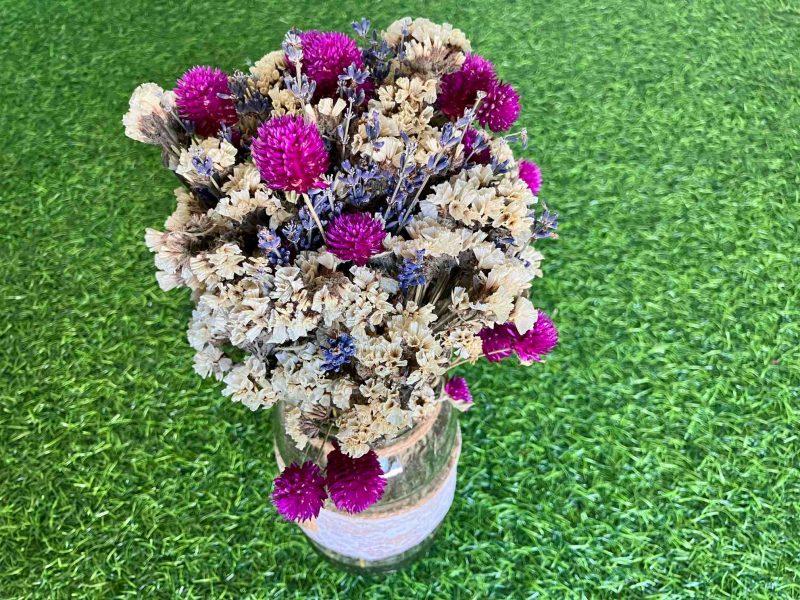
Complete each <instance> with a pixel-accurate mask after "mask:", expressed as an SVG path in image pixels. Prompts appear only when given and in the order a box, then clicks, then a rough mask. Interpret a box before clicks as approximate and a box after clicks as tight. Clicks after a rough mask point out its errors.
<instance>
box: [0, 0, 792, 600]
mask: <svg viewBox="0 0 800 600" xmlns="http://www.w3.org/2000/svg"><path fill="white" fill-rule="evenodd" d="M405 14H412V15H420V16H428V17H430V18H432V19H434V20H450V21H452V22H454V24H455V25H456V26H458V27H460V28H462V29H463V30H464V31H465V32H466V33H467V35H468V36H469V37H470V38H471V39H472V41H473V44H474V46H475V48H476V49H477V50H478V51H479V52H481V53H482V54H484V55H486V56H487V57H489V58H490V59H492V60H493V61H494V62H495V63H496V64H497V65H498V69H499V71H500V73H501V74H502V76H503V77H505V78H506V79H508V80H510V81H512V82H513V83H514V84H515V85H517V86H518V88H519V90H520V92H521V94H522V98H523V104H524V110H523V114H522V118H521V124H522V125H524V126H527V127H528V129H529V131H530V133H531V138H532V147H531V148H530V150H529V151H528V152H527V155H529V156H532V157H534V158H535V159H536V160H537V161H538V162H539V163H540V164H541V165H542V168H543V171H544V178H545V184H544V187H543V194H542V195H543V197H544V198H546V199H547V200H548V202H549V203H550V205H551V207H553V208H555V209H557V210H559V211H560V213H561V228H560V233H561V239H560V240H559V241H557V242H555V243H552V242H546V243H542V244H541V245H540V248H541V249H542V250H543V251H544V252H545V254H546V256H547V258H548V260H547V261H546V262H545V265H544V269H545V278H544V279H543V280H541V281H538V282H537V283H536V286H535V288H534V295H533V299H534V302H535V304H536V305H537V306H540V307H542V308H544V309H546V310H549V311H552V312H554V313H555V320H556V322H557V323H558V325H559V327H560V330H561V339H562V342H561V345H560V347H559V348H558V350H557V351H556V352H555V353H554V355H552V358H550V359H549V360H548V362H547V363H546V364H545V365H543V366H534V367H531V368H522V367H519V366H516V365H512V364H504V365H502V366H488V365H481V366H476V367H471V368H465V369H463V371H462V374H464V375H466V376H467V377H468V378H469V379H470V381H471V382H472V386H473V391H474V393H475V395H476V406H475V408H474V409H473V411H472V412H471V413H469V414H467V415H466V416H465V418H463V420H462V427H463V432H464V450H463V455H462V461H461V465H460V478H459V485H458V492H457V497H456V501H455V504H454V505H453V509H452V511H451V513H450V515H449V517H448V520H447V521H446V523H445V525H444V527H443V529H442V530H441V533H440V535H439V537H438V539H437V541H436V543H435V545H434V547H433V549H432V550H431V552H430V554H429V556H428V557H427V558H426V559H424V560H422V561H420V562H419V563H417V564H416V565H415V566H414V567H413V568H411V569H410V570H407V571H404V572H401V573H398V574H395V575H391V576H388V577H385V578H380V579H377V580H367V579H363V578H359V577H355V576H353V575H350V574H346V573H343V572H339V571H337V570H335V569H333V568H332V567H331V566H329V565H328V564H327V563H325V562H323V561H322V560H321V559H319V558H318V557H317V555H316V554H314V553H313V552H312V551H311V550H310V548H309V546H308V544H307V543H306V542H305V541H304V539H303V537H302V535H301V534H300V532H299V531H298V530H297V529H296V528H295V527H294V526H292V525H288V524H285V523H283V522H281V521H279V520H278V519H277V518H276V516H275V513H274V510H273V509H272V508H271V506H270V504H269V502H268V499H267V497H268V493H269V490H270V480H271V478H272V476H273V475H274V473H275V469H276V467H275V463H274V459H273V457H272V452H271V441H270V436H271V434H270V424H269V418H268V415H267V414H265V413H259V414H251V413H250V412H249V411H247V410H246V409H244V408H242V407H241V406H237V405H233V404H231V403H230V401H228V400H227V399H225V398H223V397H221V395H220V393H219V386H218V385H215V384H213V383H211V382H202V381H200V380H199V379H198V378H197V377H196V376H195V375H194V373H193V371H192V367H191V355H192V352H191V351H190V349H189V347H188V344H187V343H186V341H185V337H184V332H185V328H186V324H187V318H188V314H189V311H190V302H189V299H188V298H187V295H186V293H185V292H172V293H169V294H166V293H163V292H161V291H160V290H159V289H158V288H157V286H156V283H155V280H154V277H153V266H152V257H151V255H150V254H149V253H148V252H147V250H146V249H145V247H144V244H143V241H142V239H143V235H144V229H145V227H147V226H160V225H161V223H162V222H163V220H164V218H165V217H166V216H167V214H168V213H169V212H170V211H171V207H172V203H173V199H172V195H171V189H172V188H173V187H174V186H175V182H174V181H173V180H172V179H171V178H170V176H169V174H168V173H167V172H165V171H163V170H161V169H160V167H159V164H158V162H159V157H158V156H157V151H156V150H155V149H153V148H148V147H145V146H143V145H140V144H136V143H134V142H132V141H130V140H127V139H126V138H124V137H123V132H122V126H121V124H120V118H121V116H122V114H123V112H124V111H125V109H126V106H127V99H128V97H129V95H130V92H131V91H132V90H133V88H134V87H135V86H136V85H137V84H138V83H140V82H143V81H156V82H158V83H160V84H162V85H165V86H166V85H171V84H172V82H173V81H174V80H175V79H176V78H177V77H178V76H179V75H180V74H181V73H182V72H183V70H185V68H187V67H188V66H191V65H193V64H197V63H201V64H213V65H218V66H220V67H222V68H225V69H233V68H236V67H243V66H245V62H246V60H247V59H250V60H256V59H258V58H259V57H260V56H261V55H262V54H264V53H266V52H267V51H269V50H272V49H274V48H276V47H277V46H278V44H279V43H280V40H281V36H282V35H283V33H284V31H285V30H286V29H288V28H289V27H290V26H292V25H296V26H298V27H301V28H312V27H316V28H336V29H340V30H345V29H346V28H347V26H348V23H349V21H351V20H353V19H355V18H358V17H360V16H362V15H366V16H369V17H371V18H372V19H373V22H374V23H375V24H376V25H378V26H382V27H383V26H386V25H388V23H389V22H391V21H392V20H394V19H395V18H397V17H400V16H403V15H405ZM0 31H2V33H3V40H4V50H3V54H2V57H0V66H2V68H0V98H2V111H0V120H1V121H0V123H1V124H2V128H0V130H2V131H3V132H4V136H3V140H4V141H3V144H2V145H0V158H1V159H2V166H3V173H4V182H3V186H2V188H0V198H2V202H1V203H0V217H1V220H0V222H1V223H2V230H1V231H2V236H1V237H0V255H1V256H2V257H3V261H2V267H1V268H0V274H2V279H1V280H0V285H1V286H2V290H0V291H1V292H2V293H1V294H0V298H2V299H1V300H0V302H1V304H0V308H1V309H2V314H3V318H2V321H0V324H1V327H0V331H2V333H3V342H4V343H3V345H2V350H0V369H1V371H0V372H1V373H2V378H0V398H1V399H2V402H1V403H0V410H1V411H2V414H1V420H0V428H1V429H0V461H2V463H0V464H2V468H1V469H0V500H1V501H0V537H1V539H2V544H0V596H2V597H24V596H38V597H65V596H67V595H73V596H76V597H103V598H107V597H122V596H136V595H141V596H144V597H162V596H163V597H175V596H178V597H293V596H298V597H316V596H318V597H325V598H330V597H336V596H340V597H365V598H386V597H394V596H396V597H399V598H404V597H447V598H461V597H464V598H472V597H475V598H482V597H518V598H533V597H565V596H580V595H585V596H608V597H612V596H614V597H615V596H617V595H620V594H621V595H623V596H626V597H680V598H685V597H723V596H732V597H740V598H754V597H771V598H775V597H792V596H800V584H799V583H798V581H797V577H798V566H799V564H798V558H797V557H798V555H800V541H799V540H798V534H799V533H800V522H798V516H797V515H798V508H800V506H798V505H799V504H800V485H798V471H797V467H798V454H799V453H798V450H799V449H800V445H799V442H798V437H797V425H798V413H797V404H798V390H799V389H800V367H799V366H798V365H799V364H800V361H799V360H798V359H799V358H800V356H799V353H798V343H800V325H799V324H798V319H799V318H800V312H798V301H800V293H799V292H798V286H797V283H798V280H799V279H800V267H799V266H798V258H797V245H798V223H799V222H800V209H799V208H798V193H797V189H798V172H797V164H796V163H797V158H798V156H797V154H798V153H797V140H798V125H799V124H800V108H799V107H798V97H797V90H798V89H799V87H800V86H799V85H798V84H800V81H799V80H798V72H799V69H800V59H798V57H799V56H800V10H798V7H797V5H794V4H791V3H785V2H751V3H739V2H715V3H712V2H696V3H684V2H665V3H649V2H641V1H631V0H624V1H622V0H619V1H617V0H609V1H605V2H601V1H599V0H591V1H588V2H581V3H578V2H559V3H548V2H537V3H532V2H522V1H520V2H491V3H489V2H486V3H481V2H469V1H465V0H458V1H451V0H446V1H441V2H438V3H436V4H435V5H433V4H431V5H429V4H428V3H423V2H397V1H389V2H361V1H359V2H356V1H354V0H346V1H344V2H336V3H325V4H320V3H318V2H309V1H298V2H293V3H267V4H265V3H234V2H229V3H220V2H215V3H211V2H202V1H194V2H191V3H181V4H168V3H161V2H141V3H129V2H117V3H106V2H102V3H101V2H61V3H58V4H56V3H43V2H30V1H28V2H10V1H8V0H4V1H3V2H2V10H0Z"/></svg>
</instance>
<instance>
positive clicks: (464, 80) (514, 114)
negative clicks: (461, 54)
mask: <svg viewBox="0 0 800 600" xmlns="http://www.w3.org/2000/svg"><path fill="white" fill-rule="evenodd" d="M441 87H442V89H441V93H440V94H439V108H440V109H441V111H442V113H444V114H445V116H447V117H449V118H451V119H458V118H460V117H461V116H462V115H463V114H464V111H466V110H467V109H469V108H472V106H473V105H474V104H475V101H476V100H477V98H478V92H485V93H486V97H485V98H484V99H483V100H482V101H481V103H480V104H479V105H478V113H477V118H478V122H479V123H480V124H481V125H483V126H484V127H489V129H491V130H492V131H505V130H506V129H508V128H509V127H511V126H512V125H513V124H514V122H515V121H516V120H517V119H518V118H519V113H520V104H519V94H517V92H516V91H515V90H514V88H513V87H511V86H510V85H509V84H507V83H503V82H501V81H500V80H499V79H498V78H497V73H495V70H494V65H492V63H491V62H489V61H488V60H486V59H485V58H483V57H482V56H479V55H477V54H468V55H467V57H466V59H465V60H464V63H463V64H462V65H461V70H459V71H456V72H455V73H449V74H447V75H445V76H444V77H442V81H441Z"/></svg>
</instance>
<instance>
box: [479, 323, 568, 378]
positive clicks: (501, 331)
mask: <svg viewBox="0 0 800 600" xmlns="http://www.w3.org/2000/svg"><path fill="white" fill-rule="evenodd" d="M478 336H479V337H480V338H481V341H482V342H483V354H484V356H485V357H486V360H488V361H490V362H498V361H500V360H502V359H504V358H508V357H509V356H511V355H512V354H513V353H516V354H517V356H518V357H519V360H520V362H521V363H522V364H524V365H529V364H531V363H533V362H541V361H542V356H544V355H545V354H548V353H549V352H550V351H552V350H553V348H555V347H556V344H558V331H557V330H556V326H555V325H554V324H553V321H552V320H551V319H550V317H549V316H548V315H547V313H544V312H542V311H541V310H540V311H538V316H537V319H536V323H535V324H534V326H533V328H532V329H531V330H530V331H527V332H526V333H524V334H522V333H520V332H519V331H518V330H517V326H516V325H514V324H513V323H502V324H500V325H495V326H494V327H484V328H483V329H481V330H480V332H479V333H478Z"/></svg>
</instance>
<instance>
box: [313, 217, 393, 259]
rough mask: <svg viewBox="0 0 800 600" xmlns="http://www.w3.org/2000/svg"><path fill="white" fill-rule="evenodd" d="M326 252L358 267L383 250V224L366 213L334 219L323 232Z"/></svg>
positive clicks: (384, 234) (384, 232) (384, 233)
mask: <svg viewBox="0 0 800 600" xmlns="http://www.w3.org/2000/svg"><path fill="white" fill-rule="evenodd" d="M325 237H326V239H327V246H328V250H330V251H331V253H332V254H333V255H334V256H337V257H338V258H340V259H342V260H351V261H353V262H354V263H355V264H357V265H358V266H360V267H363V266H364V265H365V264H367V261H368V260H369V259H370V257H371V256H373V255H375V254H378V253H379V252H381V251H382V250H383V239H384V238H385V237H386V231H385V230H384V229H383V223H381V222H380V221H379V220H378V219H376V218H374V217H373V216H372V215H370V214H368V213H347V214H342V215H339V216H338V217H336V218H335V219H334V220H333V223H331V224H330V225H329V226H328V228H327V229H326V230H325Z"/></svg>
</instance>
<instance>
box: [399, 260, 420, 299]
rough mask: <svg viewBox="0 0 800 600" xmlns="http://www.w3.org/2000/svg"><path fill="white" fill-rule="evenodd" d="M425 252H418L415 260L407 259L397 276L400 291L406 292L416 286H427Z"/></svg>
mask: <svg viewBox="0 0 800 600" xmlns="http://www.w3.org/2000/svg"><path fill="white" fill-rule="evenodd" d="M424 259H425V250H417V254H416V257H415V258H414V259H405V260H404V261H403V263H402V265H401V266H400V272H399V273H398V274H397V281H399V282H400V289H401V290H403V291H404V292H405V291H406V290H408V288H410V287H413V286H415V285H425V273H424V271H423V266H424V262H423V261H424Z"/></svg>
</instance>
